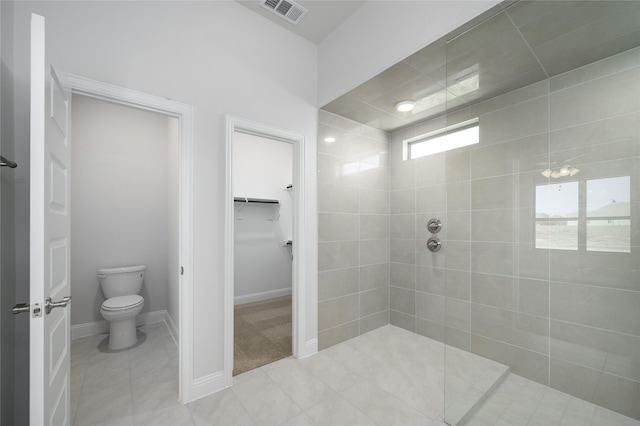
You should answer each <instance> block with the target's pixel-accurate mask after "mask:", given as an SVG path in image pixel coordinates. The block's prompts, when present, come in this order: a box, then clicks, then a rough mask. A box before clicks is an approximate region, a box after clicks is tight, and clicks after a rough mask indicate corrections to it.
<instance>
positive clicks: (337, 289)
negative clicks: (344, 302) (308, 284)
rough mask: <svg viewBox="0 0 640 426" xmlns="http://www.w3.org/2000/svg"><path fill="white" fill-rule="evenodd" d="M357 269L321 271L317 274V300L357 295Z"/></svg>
mask: <svg viewBox="0 0 640 426" xmlns="http://www.w3.org/2000/svg"><path fill="white" fill-rule="evenodd" d="M358 281H359V268H357V267H354V268H346V269H337V270H333V271H323V272H320V273H319V274H318V300H319V301H320V302H322V301H324V300H327V299H334V298H336V297H341V296H346V295H348V294H354V293H358V289H359V288H358Z"/></svg>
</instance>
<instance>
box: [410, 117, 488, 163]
mask: <svg viewBox="0 0 640 426" xmlns="http://www.w3.org/2000/svg"><path fill="white" fill-rule="evenodd" d="M478 142H480V127H479V124H478V118H474V119H472V120H468V121H465V122H462V123H458V124H456V125H453V126H448V127H445V128H443V129H439V130H436V131H434V132H429V133H426V134H424V135H420V136H416V137H413V138H411V139H407V140H405V141H404V159H405V160H415V159H416V158H420V157H426V156H427V155H432V154H437V153H439V152H444V151H449V150H450V149H456V148H462V147H464V146H469V145H474V144H477V143H478Z"/></svg>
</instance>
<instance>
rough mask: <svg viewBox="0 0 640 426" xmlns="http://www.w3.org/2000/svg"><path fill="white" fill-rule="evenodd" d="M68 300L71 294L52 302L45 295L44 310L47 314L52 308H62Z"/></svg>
mask: <svg viewBox="0 0 640 426" xmlns="http://www.w3.org/2000/svg"><path fill="white" fill-rule="evenodd" d="M69 300H71V296H67V297H63V298H62V300H61V301H59V302H52V301H51V298H50V297H47V300H45V301H44V311H45V312H46V313H47V315H48V314H50V313H51V310H52V309H53V308H64V307H65V306H67V305H68V304H69Z"/></svg>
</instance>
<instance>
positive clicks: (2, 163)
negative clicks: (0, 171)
mask: <svg viewBox="0 0 640 426" xmlns="http://www.w3.org/2000/svg"><path fill="white" fill-rule="evenodd" d="M0 167H9V168H10V169H15V168H16V167H18V165H17V164H16V163H14V162H13V161H11V160H8V159H6V158H4V157H3V156H2V155H0Z"/></svg>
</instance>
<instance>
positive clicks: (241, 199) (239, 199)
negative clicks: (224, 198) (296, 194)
mask: <svg viewBox="0 0 640 426" xmlns="http://www.w3.org/2000/svg"><path fill="white" fill-rule="evenodd" d="M233 201H235V202H237V203H262V204H280V201H278V200H271V199H268V198H248V197H235V198H234V199H233Z"/></svg>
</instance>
